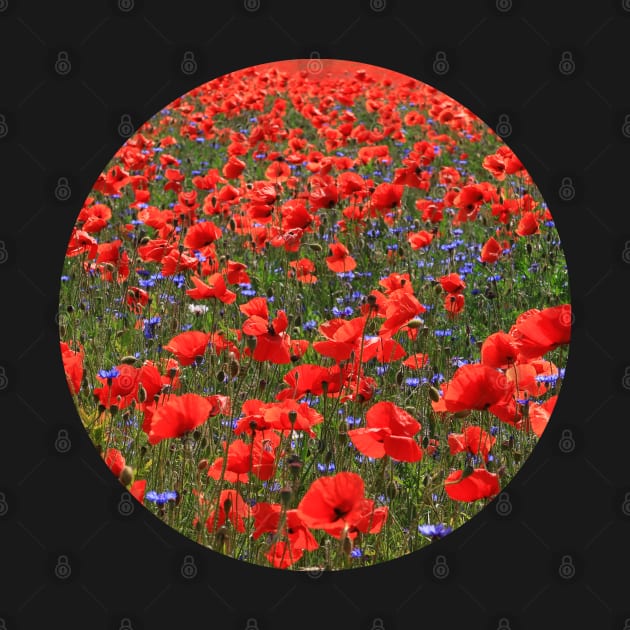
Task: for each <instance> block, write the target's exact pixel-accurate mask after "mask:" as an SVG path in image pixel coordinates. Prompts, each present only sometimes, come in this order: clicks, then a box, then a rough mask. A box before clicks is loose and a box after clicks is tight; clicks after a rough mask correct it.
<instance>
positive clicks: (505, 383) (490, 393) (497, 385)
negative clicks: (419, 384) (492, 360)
mask: <svg viewBox="0 0 630 630" xmlns="http://www.w3.org/2000/svg"><path fill="white" fill-rule="evenodd" d="M445 389H446V392H445V394H444V405H445V407H446V409H447V411H450V412H452V413H456V412H458V411H467V410H471V409H479V410H488V411H489V412H490V413H493V414H495V415H497V416H498V417H499V418H501V419H504V418H505V417H509V412H510V411H511V406H512V403H513V402H514V393H515V388H514V384H513V383H512V382H510V381H509V380H508V379H507V377H506V376H505V374H504V373H503V372H501V371H500V370H497V369H495V368H492V367H490V366H489V365H485V364H483V363H471V364H467V365H462V366H461V367H459V368H458V369H457V370H456V371H455V374H453V378H452V379H451V380H450V382H449V383H448V386H447V387H446V388H445Z"/></svg>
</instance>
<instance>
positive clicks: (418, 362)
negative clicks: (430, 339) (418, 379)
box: [402, 352, 429, 370]
mask: <svg viewBox="0 0 630 630" xmlns="http://www.w3.org/2000/svg"><path fill="white" fill-rule="evenodd" d="M428 362H429V355H428V354H423V353H422V352H416V354H412V355H410V356H408V357H407V358H406V359H405V360H404V361H403V362H402V364H403V365H404V366H405V367H408V368H411V369H412V370H419V369H420V368H423V367H424V366H425V365H427V363H428Z"/></svg>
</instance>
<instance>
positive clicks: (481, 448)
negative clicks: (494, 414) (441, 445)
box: [448, 425, 496, 460]
mask: <svg viewBox="0 0 630 630" xmlns="http://www.w3.org/2000/svg"><path fill="white" fill-rule="evenodd" d="M495 441H496V438H495V437H494V436H492V435H490V434H489V433H486V432H485V431H484V430H483V429H482V428H481V427H478V426H474V425H473V426H468V427H466V428H465V429H464V430H463V432H462V433H449V435H448V446H449V449H450V451H451V455H456V454H457V453H471V454H472V455H477V453H480V454H481V456H482V457H483V458H484V460H487V459H488V455H489V454H490V449H491V448H492V447H493V446H494V443H495Z"/></svg>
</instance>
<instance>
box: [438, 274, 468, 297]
mask: <svg viewBox="0 0 630 630" xmlns="http://www.w3.org/2000/svg"><path fill="white" fill-rule="evenodd" d="M438 281H439V283H440V286H441V287H442V289H444V291H446V292H447V293H461V292H462V291H463V290H464V289H465V288H466V283H465V282H464V281H463V280H462V279H461V277H460V276H459V274H458V273H449V274H448V275H447V276H442V277H441V278H438Z"/></svg>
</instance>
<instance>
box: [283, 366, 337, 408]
mask: <svg viewBox="0 0 630 630" xmlns="http://www.w3.org/2000/svg"><path fill="white" fill-rule="evenodd" d="M282 380H283V381H284V382H285V383H286V384H287V385H288V386H289V387H287V388H286V389H283V390H281V391H280V392H278V393H277V394H276V400H284V399H285V398H293V399H294V400H299V399H300V398H302V397H303V396H306V394H312V395H314V396H321V394H323V393H324V383H326V391H327V392H328V393H331V392H335V391H339V386H340V384H341V378H340V375H338V376H337V378H335V376H334V375H333V374H332V369H328V368H325V367H323V366H320V365H313V364H310V363H305V364H302V365H298V366H297V367H294V368H293V369H292V370H289V371H288V372H287V373H286V374H285V375H284V378H283V379H282ZM335 381H336V382H335Z"/></svg>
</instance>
